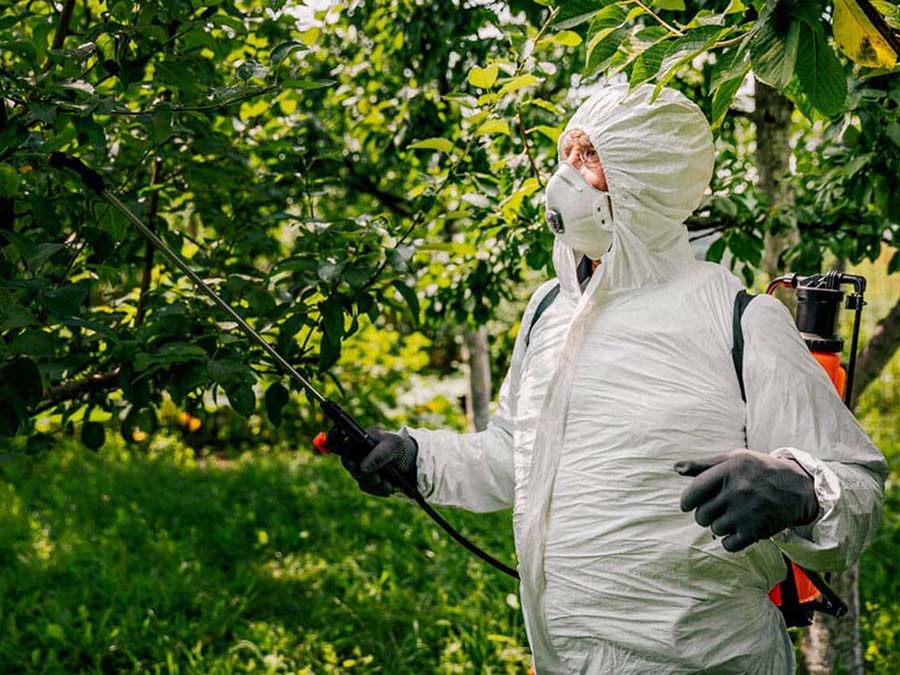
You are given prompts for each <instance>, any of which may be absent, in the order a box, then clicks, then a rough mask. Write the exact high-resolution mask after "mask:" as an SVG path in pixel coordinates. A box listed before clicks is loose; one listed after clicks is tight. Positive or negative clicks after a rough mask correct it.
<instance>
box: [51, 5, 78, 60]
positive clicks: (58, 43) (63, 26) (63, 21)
mask: <svg viewBox="0 0 900 675" xmlns="http://www.w3.org/2000/svg"><path fill="white" fill-rule="evenodd" d="M74 9H75V0H65V2H64V3H63V8H62V11H61V12H60V13H59V27H58V28H57V29H56V34H55V35H54V36H53V43H52V44H51V45H50V49H59V48H60V47H62V46H63V42H64V41H65V39H66V36H67V35H68V34H69V23H70V22H71V21H72V11H73V10H74ZM48 63H49V62H48Z"/></svg>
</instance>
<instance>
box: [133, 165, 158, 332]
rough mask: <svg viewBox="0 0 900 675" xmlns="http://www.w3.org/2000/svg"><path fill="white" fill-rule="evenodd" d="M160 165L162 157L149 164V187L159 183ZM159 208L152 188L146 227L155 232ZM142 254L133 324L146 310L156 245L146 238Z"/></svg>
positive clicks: (138, 321) (142, 319)
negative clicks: (145, 246)
mask: <svg viewBox="0 0 900 675" xmlns="http://www.w3.org/2000/svg"><path fill="white" fill-rule="evenodd" d="M161 167H162V158H161V157H157V158H156V159H155V160H154V162H153V164H151V165H150V187H151V188H153V187H154V186H156V185H158V184H159V172H160V168H161ZM158 208H159V190H152V192H151V193H150V203H149V205H148V208H147V227H149V228H150V230H151V231H153V232H156V225H155V223H156V213H157V210H158ZM145 251H146V252H145V254H144V270H143V274H142V276H141V292H140V295H139V296H138V304H137V312H136V313H135V315H134V325H135V326H140V325H141V324H142V323H143V322H144V315H145V314H146V312H147V293H148V292H149V291H150V282H151V279H152V276H153V253H154V251H156V247H155V246H154V245H153V242H152V241H150V240H149V239H148V240H147V248H146V249H145Z"/></svg>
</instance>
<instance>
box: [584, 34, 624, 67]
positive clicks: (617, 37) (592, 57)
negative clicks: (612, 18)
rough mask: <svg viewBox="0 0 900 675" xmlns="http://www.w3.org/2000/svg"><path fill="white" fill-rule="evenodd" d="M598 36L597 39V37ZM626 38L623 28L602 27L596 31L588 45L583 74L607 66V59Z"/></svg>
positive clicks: (608, 59)
mask: <svg viewBox="0 0 900 675" xmlns="http://www.w3.org/2000/svg"><path fill="white" fill-rule="evenodd" d="M597 38H599V39H597ZM627 38H628V30H627V29H625V28H604V29H603V30H601V31H600V32H599V33H597V34H596V35H595V36H594V37H593V38H592V39H591V44H590V45H589V51H588V57H587V60H586V62H585V67H584V74H585V75H591V74H593V73H595V72H597V71H598V70H603V69H605V68H607V67H608V66H609V61H610V59H611V58H612V57H613V55H614V54H615V53H616V51H617V50H618V49H619V45H620V44H622V42H623V41H624V40H626V39H627Z"/></svg>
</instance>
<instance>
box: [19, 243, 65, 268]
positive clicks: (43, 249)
mask: <svg viewBox="0 0 900 675" xmlns="http://www.w3.org/2000/svg"><path fill="white" fill-rule="evenodd" d="M65 247H66V246H65V244H58V243H46V244H38V245H37V246H35V247H34V250H33V251H31V252H30V253H29V254H28V255H27V256H26V257H25V262H26V263H27V264H28V267H29V268H30V269H34V268H35V267H38V266H39V265H40V264H41V263H43V262H44V261H46V260H48V259H49V258H52V257H53V255H54V254H55V253H57V252H58V251H61V250H62V249H64V248H65Z"/></svg>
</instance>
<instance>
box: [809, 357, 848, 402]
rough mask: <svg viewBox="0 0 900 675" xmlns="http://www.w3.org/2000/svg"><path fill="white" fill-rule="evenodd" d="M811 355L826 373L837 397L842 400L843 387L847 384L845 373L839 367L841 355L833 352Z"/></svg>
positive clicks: (840, 366)
mask: <svg viewBox="0 0 900 675" xmlns="http://www.w3.org/2000/svg"><path fill="white" fill-rule="evenodd" d="M812 355H813V356H815V357H816V361H818V362H819V365H821V366H822V367H823V368H824V369H825V372H826V373H828V377H829V378H831V382H832V384H834V388H835V389H837V393H838V396H840V397H841V398H843V396H844V387H845V386H846V384H847V371H846V370H844V367H843V366H842V365H841V355H840V354H835V353H833V352H830V353H829V352H813V353H812Z"/></svg>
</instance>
